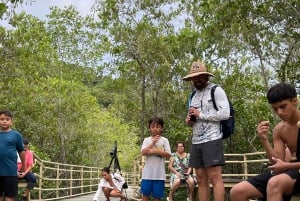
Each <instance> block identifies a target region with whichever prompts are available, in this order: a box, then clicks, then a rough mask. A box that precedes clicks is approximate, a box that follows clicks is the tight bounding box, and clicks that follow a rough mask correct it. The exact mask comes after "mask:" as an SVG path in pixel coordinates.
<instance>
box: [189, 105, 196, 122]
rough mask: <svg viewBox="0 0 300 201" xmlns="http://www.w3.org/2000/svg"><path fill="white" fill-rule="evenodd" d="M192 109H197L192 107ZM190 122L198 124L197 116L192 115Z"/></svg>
mask: <svg viewBox="0 0 300 201" xmlns="http://www.w3.org/2000/svg"><path fill="white" fill-rule="evenodd" d="M192 108H195V109H197V108H196V107H192ZM190 121H193V122H196V121H197V117H196V116H195V115H191V116H190Z"/></svg>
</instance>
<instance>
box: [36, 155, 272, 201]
mask: <svg viewBox="0 0 300 201" xmlns="http://www.w3.org/2000/svg"><path fill="white" fill-rule="evenodd" d="M34 157H35V168H34V169H35V174H36V176H37V180H38V184H37V185H36V187H35V188H34V189H33V191H32V193H31V194H30V195H31V200H45V201H46V200H49V201H50V200H58V199H65V198H70V197H74V196H80V195H84V194H89V193H94V192H95V191H96V190H97V187H98V183H99V180H100V179H101V178H100V175H101V170H102V168H103V167H90V166H81V165H72V164H62V163H56V162H51V161H45V160H42V159H40V158H39V157H38V156H37V155H36V154H34ZM225 159H226V165H225V166H224V168H223V179H224V180H226V181H227V180H230V179H232V180H235V181H236V180H243V179H246V178H248V177H252V176H254V175H256V174H258V173H260V172H258V171H257V170H259V168H261V167H262V164H263V163H265V162H267V161H268V160H267V159H266V158H265V152H256V153H245V154H225ZM165 162H166V167H167V163H168V161H165ZM143 165H144V157H141V156H138V157H136V158H135V159H134V161H133V168H132V170H133V171H132V172H122V176H123V177H124V178H125V180H126V181H127V183H128V185H129V186H133V187H137V186H139V183H140V181H141V173H142V169H143ZM255 166H257V167H256V168H253V167H255ZM253 170H256V172H253ZM166 171H167V173H169V171H168V170H167V169H166ZM168 175H169V174H168Z"/></svg>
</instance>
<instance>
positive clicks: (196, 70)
mask: <svg viewBox="0 0 300 201" xmlns="http://www.w3.org/2000/svg"><path fill="white" fill-rule="evenodd" d="M203 74H206V75H208V76H214V75H213V74H212V73H209V72H207V69H206V67H205V65H204V64H203V63H201V62H200V61H195V62H193V63H192V66H191V70H190V73H189V74H188V75H186V76H185V77H183V78H182V79H183V80H185V81H190V80H191V79H192V77H196V76H198V75H203Z"/></svg>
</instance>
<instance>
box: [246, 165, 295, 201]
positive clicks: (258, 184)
mask: <svg viewBox="0 0 300 201" xmlns="http://www.w3.org/2000/svg"><path fill="white" fill-rule="evenodd" d="M283 174H287V175H289V176H290V177H291V178H292V179H297V178H298V176H299V172H298V170H297V169H295V170H288V171H286V172H283ZM273 176H274V175H272V174H271V171H268V172H264V173H262V174H259V175H256V176H254V177H252V178H250V179H248V180H247V181H248V182H249V183H250V184H251V185H252V186H254V187H255V188H256V189H257V190H258V191H259V192H261V194H263V197H264V198H265V199H263V200H266V197H267V189H266V188H267V184H268V181H269V179H270V178H271V177H273ZM295 186H296V185H295ZM291 198H292V195H284V196H283V200H284V201H288V200H291Z"/></svg>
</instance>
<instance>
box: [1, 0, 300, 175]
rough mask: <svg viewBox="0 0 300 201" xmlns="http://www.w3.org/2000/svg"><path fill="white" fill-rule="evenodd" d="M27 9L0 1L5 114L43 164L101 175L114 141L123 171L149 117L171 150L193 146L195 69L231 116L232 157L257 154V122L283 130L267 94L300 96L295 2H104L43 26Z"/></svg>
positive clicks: (56, 12)
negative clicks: (289, 89)
mask: <svg viewBox="0 0 300 201" xmlns="http://www.w3.org/2000/svg"><path fill="white" fill-rule="evenodd" d="M30 3H34V2H32V1H30V0H13V1H12V0H6V1H2V3H0V17H1V18H2V20H6V21H7V22H9V24H10V26H11V27H10V28H8V27H5V26H3V25H0V58H1V59H0V78H1V79H0V92H1V93H0V100H1V102H0V108H1V109H9V110H11V111H12V112H13V113H14V115H15V117H14V128H15V129H17V130H19V131H20V132H21V133H22V134H23V136H25V137H27V138H28V139H29V140H30V142H31V146H32V148H33V149H34V150H35V151H36V152H37V153H38V155H39V156H41V157H42V158H44V159H50V160H52V161H59V162H64V163H73V164H85V165H92V166H104V165H106V164H108V163H109V160H110V155H109V152H110V151H111V149H112V148H113V146H114V142H115V141H117V142H118V151H119V152H118V156H119V160H120V164H121V166H122V167H123V169H128V168H130V167H131V166H132V162H133V158H134V157H136V156H138V155H139V154H140V144H141V142H142V140H143V138H144V137H146V136H148V135H149V133H148V130H147V120H148V118H149V117H151V116H152V115H158V116H161V117H163V118H164V120H165V123H166V124H165V132H164V135H165V136H166V137H167V138H168V139H169V140H170V143H171V145H174V144H175V142H176V141H178V140H184V141H186V142H190V138H191V129H190V128H189V127H187V126H186V125H185V124H184V118H185V116H186V100H187V97H188V94H189V93H190V91H191V85H190V83H189V82H184V81H182V79H181V78H182V77H183V76H185V75H186V74H187V73H188V71H189V70H190V65H191V63H192V62H193V61H195V60H201V61H203V62H204V63H205V64H206V65H207V67H208V69H209V71H210V72H212V73H214V74H215V77H214V78H213V79H211V82H214V83H218V84H219V85H221V86H222V87H223V88H224V89H225V91H226V92H227V95H228V96H229V97H230V100H231V101H232V103H233V105H234V108H235V111H236V115H235V122H236V127H235V134H234V135H233V136H232V137H231V138H230V139H227V140H225V141H224V144H225V150H226V153H245V152H254V151H257V150H260V151H261V150H262V147H261V144H260V141H259V139H257V137H256V133H255V126H256V124H257V123H258V122H259V121H260V120H263V119H268V120H270V122H271V123H272V125H275V124H276V122H277V121H278V119H276V118H275V116H274V114H273V113H272V111H271V108H270V107H269V105H268V103H267V101H266V98H265V93H266V91H267V90H268V88H269V87H270V86H271V85H273V84H274V83H277V82H280V81H284V82H289V83H291V84H292V85H294V86H295V87H297V90H298V91H299V90H300V82H299V80H300V67H299V66H300V60H299V58H300V42H299V41H300V12H299V11H300V1H298V0H285V1H281V0H261V1H257V0H250V1H244V0H236V1H218V0H206V1H202V0H200V1H190V0H187V1H180V0H172V1H171V0H143V1H134V0H129V1H128V0H117V1H115V0H99V1H95V5H94V6H93V8H92V9H91V12H90V15H88V16H81V15H80V14H79V12H78V11H77V10H76V9H75V7H73V6H70V7H66V8H65V9H59V8H57V7H53V8H51V13H50V14H49V15H48V16H47V19H46V20H41V19H38V18H37V17H34V16H32V15H29V14H27V13H25V12H22V13H18V14H16V13H15V12H14V11H15V8H16V6H18V5H21V4H30ZM270 138H271V134H270Z"/></svg>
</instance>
